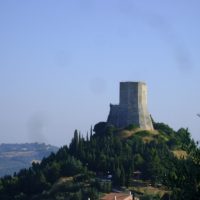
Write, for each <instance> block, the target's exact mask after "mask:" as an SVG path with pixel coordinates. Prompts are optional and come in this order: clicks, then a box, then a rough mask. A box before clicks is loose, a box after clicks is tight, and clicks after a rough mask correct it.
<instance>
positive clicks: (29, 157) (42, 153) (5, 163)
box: [0, 143, 58, 176]
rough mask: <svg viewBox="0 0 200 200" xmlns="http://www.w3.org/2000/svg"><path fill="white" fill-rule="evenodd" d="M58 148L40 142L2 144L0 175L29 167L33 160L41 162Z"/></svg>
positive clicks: (0, 148) (0, 145) (0, 147)
mask: <svg viewBox="0 0 200 200" xmlns="http://www.w3.org/2000/svg"><path fill="white" fill-rule="evenodd" d="M57 150H58V148H57V147H55V146H52V145H46V144H39V143H25V144H0V176H4V175H8V174H13V173H14V172H18V171H19V170H20V169H22V168H28V167H30V166H31V164H32V162H40V161H41V160H42V158H43V157H47V156H49V154H50V153H51V152H56V151H57Z"/></svg>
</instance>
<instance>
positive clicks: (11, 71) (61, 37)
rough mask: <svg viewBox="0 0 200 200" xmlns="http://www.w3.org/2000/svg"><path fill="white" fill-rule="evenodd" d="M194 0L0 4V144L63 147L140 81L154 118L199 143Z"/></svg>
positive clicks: (199, 35) (7, 0)
mask: <svg viewBox="0 0 200 200" xmlns="http://www.w3.org/2000/svg"><path fill="white" fill-rule="evenodd" d="M199 9H200V1H199V0H190V1H189V0H184V1H183V0H177V1H174V0H164V1H160V0H151V1H149V0H137V1H134V0H98V1H97V0H96V1H95V0H79V1H78V0H73V1H72V0H71V1H70V0H59V1H55V0H54V1H52V0H43V1H41V0H29V1H27V0H15V1H14V0H1V1H0V143H3V142H4V143H8V142H9V143H14V142H34V141H37V142H47V143H51V144H55V145H64V144H68V143H69V142H70V140H71V138H72V135H73V132H74V129H78V130H80V131H81V132H82V133H83V134H85V133H86V132H87V130H89V129H90V126H91V125H94V124H95V123H97V122H99V121H105V120H106V119H107V116H108V113H109V103H111V102H112V103H116V104H117V103H118V102H119V82H120V81H145V82H146V83H147V85H148V105H149V111H150V113H151V114H152V116H153V118H154V120H155V121H159V122H165V123H167V124H169V125H170V126H172V127H173V128H174V129H175V130H177V129H178V128H180V127H188V128H189V130H190V131H191V133H192V135H193V137H194V138H195V139H196V140H200V135H199V134H200V118H198V117H197V116H196V114H197V113H198V112H200V90H199V89H200V88H199V86H200V66H199V65H200V55H199V53H200V12H199Z"/></svg>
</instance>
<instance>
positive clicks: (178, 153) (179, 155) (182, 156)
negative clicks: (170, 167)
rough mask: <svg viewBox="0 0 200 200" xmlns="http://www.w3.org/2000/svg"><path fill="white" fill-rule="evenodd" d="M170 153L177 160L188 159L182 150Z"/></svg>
mask: <svg viewBox="0 0 200 200" xmlns="http://www.w3.org/2000/svg"><path fill="white" fill-rule="evenodd" d="M172 153H173V154H174V155H175V156H176V157H177V158H178V159H186V158H187V157H188V154H187V152H186V151H184V150H181V149H180V150H174V151H172Z"/></svg>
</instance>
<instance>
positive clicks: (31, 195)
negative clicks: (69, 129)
mask: <svg viewBox="0 0 200 200" xmlns="http://www.w3.org/2000/svg"><path fill="white" fill-rule="evenodd" d="M154 127H155V128H156V129H157V134H156V135H153V136H152V135H151V133H150V132H148V131H141V132H139V133H137V134H132V135H131V136H129V137H124V138H123V137H120V136H119V132H120V131H121V130H118V129H116V128H115V127H113V126H110V125H108V124H107V123H105V122H100V123H98V124H97V125H95V127H94V134H93V131H92V129H91V132H90V135H88V134H87V136H86V138H84V137H82V136H81V134H80V133H78V131H75V132H74V137H73V139H72V141H71V143H70V145H69V147H67V146H64V147H62V148H61V149H60V150H59V151H58V152H57V153H56V154H54V153H52V154H51V155H50V156H49V157H47V158H44V159H43V161H42V162H41V164H33V166H32V167H31V168H29V169H23V170H21V171H20V172H19V173H18V174H14V176H5V177H4V178H2V179H0V199H5V200H6V199H44V200H45V199H46V200H47V199H85V198H88V197H90V198H91V199H98V196H99V194H100V193H101V192H109V191H110V190H111V189H112V187H117V188H118V187H120V186H126V187H129V186H131V185H132V179H133V172H135V171H140V172H141V177H140V179H142V180H148V181H150V182H151V184H152V185H158V184H160V185H165V186H166V187H168V188H169V190H171V191H172V192H171V193H170V196H171V199H175V200H176V199H177V200H178V199H179V200H181V199H189V200H190V199H191V200H195V199H200V150H199V148H198V146H197V144H195V142H194V141H193V140H192V139H191V136H190V133H189V132H188V130H187V129H183V128H181V129H180V130H178V131H174V130H173V129H171V128H170V127H169V126H167V125H165V124H163V123H155V122H154ZM134 128H135V127H134V126H133V127H128V129H127V130H131V129H134ZM150 136H151V137H150ZM145 138H151V139H150V140H149V141H148V142H147V141H146V140H144V139H145ZM177 149H181V150H184V151H185V152H187V157H184V158H177V157H176V156H175V155H174V153H173V151H175V150H177ZM61 177H62V178H61ZM64 177H65V179H64ZM104 180H105V181H104ZM144 198H146V199H147V197H145V196H144Z"/></svg>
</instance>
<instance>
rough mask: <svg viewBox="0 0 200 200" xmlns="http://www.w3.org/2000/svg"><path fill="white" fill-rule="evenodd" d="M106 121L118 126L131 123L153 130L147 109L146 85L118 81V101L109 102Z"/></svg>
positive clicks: (122, 126)
mask: <svg viewBox="0 0 200 200" xmlns="http://www.w3.org/2000/svg"><path fill="white" fill-rule="evenodd" d="M107 122H108V123H110V124H113V125H114V126H116V127H118V128H124V127H127V126H129V125H131V124H133V125H136V126H138V127H140V128H141V129H145V130H153V125H152V121H151V117H150V115H149V112H148V109H147V86H146V84H145V83H143V82H120V103H119V105H112V104H110V113H109V116H108V120H107Z"/></svg>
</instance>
